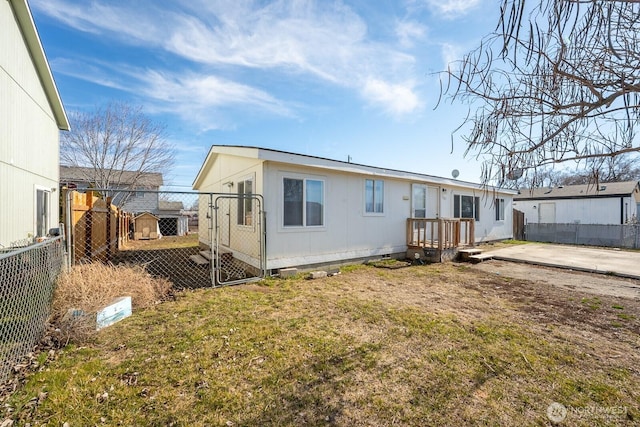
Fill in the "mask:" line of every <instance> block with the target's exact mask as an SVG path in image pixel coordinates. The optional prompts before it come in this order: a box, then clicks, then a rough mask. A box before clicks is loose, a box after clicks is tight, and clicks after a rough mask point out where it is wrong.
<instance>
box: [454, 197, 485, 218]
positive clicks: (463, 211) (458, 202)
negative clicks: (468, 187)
mask: <svg viewBox="0 0 640 427" xmlns="http://www.w3.org/2000/svg"><path fill="white" fill-rule="evenodd" d="M453 217H454V218H474V219H475V220H476V221H480V197H474V196H461V195H459V194H456V195H454V196H453Z"/></svg>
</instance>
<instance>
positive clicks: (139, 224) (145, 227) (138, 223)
mask: <svg viewBox="0 0 640 427" xmlns="http://www.w3.org/2000/svg"><path fill="white" fill-rule="evenodd" d="M159 219H160V218H158V217H157V216H155V215H153V214H151V213H149V212H144V213H141V214H140V215H137V216H135V217H134V218H133V229H134V233H133V239H134V240H153V239H157V238H158V237H159V236H160V233H159V232H158V221H159Z"/></svg>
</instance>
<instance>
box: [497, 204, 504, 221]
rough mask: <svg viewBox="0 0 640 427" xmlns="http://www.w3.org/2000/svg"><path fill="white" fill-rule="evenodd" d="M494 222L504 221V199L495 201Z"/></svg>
mask: <svg viewBox="0 0 640 427" xmlns="http://www.w3.org/2000/svg"><path fill="white" fill-rule="evenodd" d="M496 221H504V199H496Z"/></svg>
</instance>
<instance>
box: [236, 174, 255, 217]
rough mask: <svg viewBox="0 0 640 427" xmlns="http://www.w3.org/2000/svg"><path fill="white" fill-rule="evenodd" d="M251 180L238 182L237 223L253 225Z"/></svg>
mask: <svg viewBox="0 0 640 427" xmlns="http://www.w3.org/2000/svg"><path fill="white" fill-rule="evenodd" d="M252 194H253V180H252V179H245V180H243V181H240V182H238V208H237V211H238V225H253V198H252V197H251V195H252Z"/></svg>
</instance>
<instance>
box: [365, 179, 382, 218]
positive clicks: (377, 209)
mask: <svg viewBox="0 0 640 427" xmlns="http://www.w3.org/2000/svg"><path fill="white" fill-rule="evenodd" d="M364 198H365V202H364V210H365V212H366V213H384V181H383V180H381V179H365V180H364Z"/></svg>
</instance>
